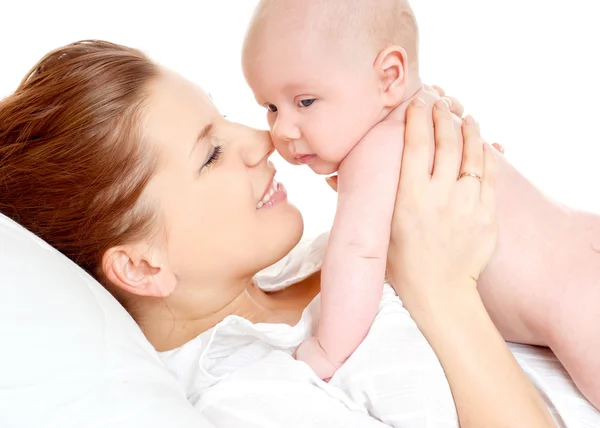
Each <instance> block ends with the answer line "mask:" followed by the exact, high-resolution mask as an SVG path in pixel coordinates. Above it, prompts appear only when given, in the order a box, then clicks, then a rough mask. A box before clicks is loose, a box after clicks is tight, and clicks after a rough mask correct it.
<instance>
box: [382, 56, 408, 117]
mask: <svg viewBox="0 0 600 428" xmlns="http://www.w3.org/2000/svg"><path fill="white" fill-rule="evenodd" d="M407 58H408V57H407V55H406V51H405V50H404V49H402V48H401V47H400V46H390V47H387V48H385V49H384V50H382V51H381V52H380V53H379V55H377V58H376V59H375V63H374V64H373V67H374V68H375V71H376V73H377V75H378V76H379V78H380V84H381V92H382V94H383V96H384V103H385V104H386V106H387V107H395V106H397V105H398V104H400V103H401V102H402V100H403V99H404V95H405V94H404V92H405V90H406V81H407V80H406V79H407V69H408V61H407Z"/></svg>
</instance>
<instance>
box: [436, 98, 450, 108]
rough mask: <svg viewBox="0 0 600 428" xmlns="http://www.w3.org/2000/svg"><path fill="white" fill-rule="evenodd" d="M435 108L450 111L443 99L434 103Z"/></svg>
mask: <svg viewBox="0 0 600 428" xmlns="http://www.w3.org/2000/svg"><path fill="white" fill-rule="evenodd" d="M435 108H437V109H440V110H446V111H449V110H450V108H449V107H448V103H446V101H444V99H443V98H442V99H439V100H437V101H436V102H435Z"/></svg>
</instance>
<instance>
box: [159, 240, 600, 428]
mask: <svg viewBox="0 0 600 428" xmlns="http://www.w3.org/2000/svg"><path fill="white" fill-rule="evenodd" d="M326 240H327V238H326V236H321V237H319V238H317V239H316V240H314V241H312V242H309V243H303V244H301V245H299V246H298V248H297V249H296V250H295V251H293V252H292V253H291V254H290V256H288V257H287V258H286V259H284V260H283V261H282V262H280V263H279V264H278V265H276V266H274V267H273V268H270V269H269V270H267V271H265V272H262V273H261V275H260V276H259V277H258V278H257V280H258V282H259V284H260V285H261V286H262V287H263V288H265V289H269V290H272V289H278V288H281V287H282V285H283V286H287V285H289V284H291V283H294V282H297V281H298V280H300V279H301V278H304V277H306V276H308V275H310V274H311V273H313V272H315V271H316V270H318V269H319V268H320V265H321V260H322V256H323V249H324V245H325V243H326ZM319 305H320V297H319V296H317V298H315V300H314V301H313V302H312V303H311V304H310V305H309V306H308V308H307V309H306V310H305V311H304V314H303V316H302V319H301V320H300V322H299V323H298V324H297V325H295V326H293V327H292V326H289V325H286V324H252V323H250V322H249V321H247V320H245V319H243V318H240V317H235V316H230V317H227V318H226V319H225V320H223V321H222V322H221V323H219V324H218V325H217V326H215V327H214V328H213V329H211V330H209V331H206V332H204V333H202V334H201V335H199V336H198V337H196V338H195V339H194V340H192V341H190V342H188V343H187V344H185V345H184V346H182V347H181V348H178V349H175V350H173V351H168V352H164V353H161V358H162V360H163V361H164V363H165V364H166V366H167V367H168V368H169V369H170V370H171V372H172V373H173V374H174V375H175V376H176V377H177V379H178V380H179V381H180V383H181V384H182V385H183V387H184V389H185V391H186V394H187V397H188V399H189V400H190V401H191V403H192V404H193V405H194V407H195V408H196V410H197V411H198V412H200V413H202V414H203V416H205V417H206V418H208V419H209V420H211V421H212V422H213V423H214V424H215V425H216V426H219V427H225V428H229V427H231V428H244V427H257V428H258V427H282V426H285V427H289V428H295V427H298V428H301V427H302V428H304V427H313V428H319V427H323V428H329V427H366V428H368V427H385V426H394V427H410V428H412V427H417V426H418V427H444V428H445V427H458V420H457V416H456V410H455V407H454V402H453V400H452V395H451V393H450V388H449V386H448V382H447V380H446V378H445V376H444V372H443V370H442V368H441V366H440V364H439V362H438V360H437V358H436V356H435V354H434V352H433V350H432V349H431V347H430V346H429V344H428V343H427V341H426V339H425V338H424V336H423V335H422V334H421V332H420V331H419V330H418V328H417V326H416V324H415V323H414V321H413V320H412V319H411V318H410V315H409V314H408V312H407V311H406V310H405V309H404V307H403V306H402V303H401V302H400V299H399V298H398V297H397V296H396V294H395V293H394V291H393V289H392V288H391V287H390V286H389V285H386V286H385V287H384V294H383V298H382V300H381V304H380V308H379V312H378V314H377V316H376V318H375V320H374V322H373V325H372V327H371V330H370V332H369V334H368V336H367V338H366V339H365V340H364V341H363V343H362V344H361V345H360V347H359V348H358V349H357V350H356V351H355V352H354V354H353V355H352V356H351V357H350V358H349V359H348V361H347V362H346V363H345V364H344V365H343V366H342V367H341V368H340V369H339V370H338V371H337V372H336V374H335V375H334V377H333V378H332V379H331V381H330V382H329V383H325V382H323V381H321V380H320V379H318V378H317V377H316V376H315V375H314V373H313V372H312V370H310V369H309V367H308V366H306V365H305V364H304V363H300V362H298V361H296V360H294V358H293V357H292V354H293V352H294V350H295V349H296V347H297V346H298V345H299V344H300V343H301V342H302V341H303V340H304V339H306V338H307V337H309V336H310V335H311V332H313V331H314V330H315V329H316V326H317V323H318V317H319ZM509 346H510V348H511V350H512V352H513V353H514V354H515V356H516V358H517V360H518V362H519V364H521V367H523V369H524V371H525V372H526V373H527V375H528V376H529V377H530V379H531V380H532V381H533V383H534V384H535V386H536V387H537V388H538V389H539V390H540V392H541V393H542V396H543V397H544V399H545V400H546V403H547V405H548V407H549V409H550V411H551V412H552V414H553V416H554V417H555V419H556V421H557V424H558V426H559V427H574V428H575V427H582V428H583V427H585V428H588V427H600V412H598V411H597V410H595V409H594V408H593V407H592V406H591V405H590V404H589V403H588V402H587V401H586V400H585V399H584V398H583V397H582V395H581V394H580V393H579V392H578V391H577V389H576V388H575V386H574V384H573V382H572V381H571V380H570V378H569V376H568V375H567V373H566V372H565V370H564V369H563V368H562V366H561V365H560V363H559V362H558V361H557V360H556V358H555V357H554V355H553V354H552V353H551V352H550V351H549V350H547V349H544V348H536V347H530V346H523V345H513V344H510V345H509Z"/></svg>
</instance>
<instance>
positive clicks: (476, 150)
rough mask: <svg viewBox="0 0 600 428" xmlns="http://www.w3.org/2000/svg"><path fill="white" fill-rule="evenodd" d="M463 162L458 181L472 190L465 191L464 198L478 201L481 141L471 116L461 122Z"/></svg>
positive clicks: (481, 160) (481, 158) (481, 172)
mask: <svg viewBox="0 0 600 428" xmlns="http://www.w3.org/2000/svg"><path fill="white" fill-rule="evenodd" d="M462 131H463V141H464V146H463V161H462V167H461V170H460V175H459V180H460V181H463V182H464V184H463V186H466V187H467V188H470V189H473V190H472V191H469V190H467V191H466V193H465V196H467V197H469V198H470V199H472V200H478V199H479V197H478V196H479V195H480V185H481V181H482V179H483V141H482V140H481V135H480V133H479V126H478V125H477V123H476V122H475V119H473V117H472V116H467V117H466V118H465V120H464V121H463V125H462Z"/></svg>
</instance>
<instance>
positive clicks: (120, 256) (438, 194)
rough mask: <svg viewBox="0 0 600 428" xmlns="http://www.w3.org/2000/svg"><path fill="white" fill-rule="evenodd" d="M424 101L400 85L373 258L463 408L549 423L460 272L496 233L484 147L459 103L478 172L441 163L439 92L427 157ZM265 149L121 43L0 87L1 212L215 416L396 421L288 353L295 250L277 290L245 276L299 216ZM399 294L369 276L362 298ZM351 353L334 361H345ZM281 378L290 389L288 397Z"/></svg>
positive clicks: (312, 275)
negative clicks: (391, 209) (398, 149)
mask: <svg viewBox="0 0 600 428" xmlns="http://www.w3.org/2000/svg"><path fill="white" fill-rule="evenodd" d="M428 114H430V112H428V111H426V110H425V109H424V108H423V107H422V106H420V105H419V104H418V103H417V104H415V105H414V106H412V107H411V108H410V110H409V113H408V125H407V131H406V148H405V155H404V159H403V172H402V177H401V184H400V186H401V189H400V192H399V197H398V201H397V206H396V216H395V218H394V222H393V227H392V230H393V235H392V239H391V243H390V251H389V252H390V259H389V276H390V278H391V279H392V282H393V284H394V285H395V288H396V290H397V291H398V292H399V293H400V294H401V296H402V298H403V301H404V304H405V306H406V307H407V308H409V309H410V311H411V315H412V317H413V318H414V320H415V321H416V323H417V324H418V325H419V328H420V330H421V331H422V333H423V335H425V337H427V340H428V341H429V343H430V344H431V346H432V348H433V350H434V351H435V355H436V356H437V358H439V360H440V363H441V366H442V367H443V370H444V372H445V374H446V376H447V378H448V382H449V384H450V387H451V390H452V395H453V397H454V402H455V403H456V410H457V411H458V418H459V419H460V422H461V425H462V426H463V427H469V426H474V427H481V426H486V427H487V426H489V427H493V426H508V425H511V426H516V425H518V426H528V427H537V426H540V427H542V426H552V419H551V418H550V416H549V414H548V412H547V410H546V408H545V406H544V404H543V402H542V401H541V398H540V396H539V395H538V394H537V392H536V391H535V389H534V388H533V387H532V385H531V384H530V383H529V381H528V380H527V378H526V377H525V375H524V373H523V372H522V371H521V370H520V368H519V367H518V365H517V364H516V362H515V360H514V358H513V357H512V355H511V354H510V352H509V351H508V348H507V347H506V345H505V344H504V342H503V341H502V339H501V337H500V336H499V334H498V332H497V331H496V329H495V328H494V327H493V324H492V323H491V321H490V319H489V317H488V316H487V313H486V312H485V309H484V308H483V305H482V303H481V300H480V298H479V296H478V294H477V291H476V283H475V279H476V278H477V277H478V276H479V274H480V273H481V271H482V270H483V267H484V266H485V264H486V263H487V261H488V260H489V258H490V255H491V252H492V250H493V247H494V244H495V240H496V234H497V232H496V228H495V216H494V214H493V213H494V206H493V200H494V195H493V192H494V191H493V182H494V174H495V173H494V171H495V161H494V156H493V154H492V152H491V151H490V150H489V147H487V150H483V149H482V142H481V138H480V137H479V132H478V129H477V126H476V125H475V124H474V122H473V121H466V122H465V124H464V126H463V134H464V137H465V141H466V142H465V149H464V153H463V156H464V162H463V170H462V171H463V172H468V173H471V174H477V175H480V176H483V180H482V182H481V183H480V182H479V181H478V180H476V179H474V178H472V177H465V178H463V179H461V180H459V181H457V180H456V177H457V175H458V173H459V172H461V171H460V166H459V165H458V163H457V162H456V159H457V158H458V154H459V153H458V150H459V149H458V143H457V137H456V134H455V131H454V128H453V124H452V121H451V118H450V112H449V111H448V108H447V105H446V104H445V103H444V102H440V103H438V105H437V108H436V109H435V110H434V120H435V125H436V140H437V151H436V161H435V173H434V175H433V176H429V174H428V173H427V159H428V156H429V154H428V152H427V145H426V144H423V143H424V142H425V141H427V138H426V135H427V133H428V132H429V129H428V125H427V118H428ZM272 152H273V146H272V144H271V140H270V139H269V136H268V134H267V133H266V132H261V131H256V130H252V129H249V128H246V127H243V126H241V125H237V124H233V123H230V122H228V121H226V120H225V119H224V118H223V117H222V116H221V115H220V114H219V112H218V111H217V110H216V109H215V107H214V106H213V105H212V103H211V102H210V99H209V98H208V97H207V96H206V94H205V93H203V92H202V91H201V90H200V89H199V88H197V87H196V86H194V85H193V84H191V83H189V82H187V81H185V80H184V79H182V78H181V77H179V76H178V75H176V74H174V73H172V72H169V71H167V70H165V69H162V68H160V67H158V66H157V65H155V64H154V63H152V62H151V61H149V60H148V59H147V58H146V57H145V56H144V55H143V54H141V53H139V52H138V51H135V50H133V49H129V48H125V47H122V46H118V45H114V44H110V43H106V42H82V43H75V44H73V45H69V46H66V47H64V48H62V49H59V50H57V51H55V52H52V53H50V54H49V55H47V56H46V57H45V58H44V59H42V61H41V62H40V63H39V64H38V65H36V66H35V67H34V69H33V70H32V72H31V73H30V74H29V75H28V76H27V77H26V78H25V79H24V80H23V82H22V83H21V85H20V86H19V88H18V89H17V91H16V92H15V93H14V94H13V95H11V96H9V97H8V98H6V99H5V100H3V101H2V103H1V104H0V187H1V188H2V189H3V191H2V193H1V194H0V212H2V213H3V214H5V215H7V216H9V217H11V218H13V219H15V220H17V221H18V222H20V223H21V224H22V225H23V226H25V227H27V228H28V229H29V230H31V231H32V232H34V233H36V234H37V235H39V236H40V237H42V238H43V239H45V240H46V241H47V242H48V243H50V244H51V245H53V246H54V247H56V248H57V249H59V250H60V251H62V252H63V253H64V254H66V255H67V256H68V257H70V258H71V259H72V260H74V261H75V262H76V263H78V264H79V265H80V266H81V267H83V268H84V269H86V270H87V271H88V272H90V273H91V274H93V275H94V276H95V277H96V278H97V279H99V281H100V282H102V283H103V284H104V285H105V286H106V287H107V288H108V289H109V290H110V291H111V292H112V293H113V294H114V295H115V296H116V297H117V298H118V299H119V300H120V301H121V302H122V304H123V305H124V306H125V308H126V309H127V310H128V311H129V312H130V313H131V315H132V317H133V318H134V319H135V320H136V321H137V323H138V324H139V325H140V327H141V328H142V329H143V331H144V333H145V335H146V337H147V338H148V339H149V341H150V342H151V343H152V344H153V345H154V347H155V348H156V349H157V350H158V351H160V352H163V354H162V355H163V359H164V361H165V363H166V364H167V365H168V366H169V368H170V369H171V370H172V371H173V372H174V373H175V374H176V375H179V377H180V379H181V381H182V383H183V385H184V387H185V388H186V389H187V391H188V396H189V398H190V400H191V401H192V402H194V403H195V404H196V406H197V408H198V409H199V410H203V411H204V412H205V414H207V416H208V417H210V418H211V419H213V421H214V422H215V424H216V425H217V426H236V427H240V426H257V425H256V424H257V422H256V421H257V419H255V417H261V418H262V417H264V415H265V414H268V416H269V417H270V419H269V422H268V423H265V424H271V425H278V426H281V425H285V426H335V425H338V426H361V427H364V426H374V427H375V426H383V425H382V423H381V422H379V421H378V420H377V419H379V420H386V418H388V419H389V420H387V422H388V423H389V424H397V425H398V426H401V425H402V424H403V423H404V422H406V423H408V422H407V420H404V422H403V421H402V420H397V419H394V418H395V416H390V415H386V414H385V412H384V411H382V410H381V408H377V407H375V408H372V409H368V410H367V411H370V412H371V415H370V416H369V415H367V414H365V413H363V412H360V411H357V410H361V409H360V408H359V406H358V401H357V400H353V397H351V395H352V393H353V392H352V391H353V390H352V389H351V388H350V389H348V388H346V389H344V385H343V384H342V383H341V381H339V380H336V377H337V376H338V375H337V374H336V376H334V378H333V379H332V381H331V383H330V384H324V383H322V382H320V381H319V380H318V379H316V378H315V377H314V374H312V372H311V371H310V370H308V368H306V367H304V366H302V364H301V363H299V362H296V361H295V360H293V358H292V356H291V354H292V353H293V349H294V346H297V345H298V344H299V343H300V342H301V341H302V340H303V338H305V337H306V336H307V335H308V334H309V333H310V331H309V330H310V328H312V327H314V324H313V321H314V322H316V320H314V319H313V318H312V316H311V314H312V313H315V312H318V311H316V310H315V307H316V305H318V297H317V298H315V297H316V296H317V295H318V292H319V276H318V274H316V272H315V271H314V268H312V269H305V267H306V266H304V267H303V269H304V270H303V269H299V270H296V271H295V272H294V275H296V278H292V279H291V281H294V280H296V281H297V282H295V283H294V284H293V285H291V286H288V287H285V288H282V289H280V290H279V291H274V292H264V291H262V290H261V289H260V288H259V287H258V286H257V285H256V283H255V282H254V281H253V277H254V276H255V275H256V274H257V273H258V272H259V271H260V270H262V269H264V268H266V267H267V266H270V265H272V264H273V263H275V262H277V261H278V260H280V259H282V258H283V257H284V256H286V254H287V253H288V252H289V251H290V250H291V249H292V248H293V247H294V246H295V245H296V244H297V243H298V241H299V239H300V236H301V234H302V217H301V216H300V213H299V212H298V211H297V210H296V208H294V207H293V206H292V205H290V204H289V203H288V202H287V199H286V193H285V189H284V188H283V186H282V185H281V184H279V183H277V182H276V181H275V180H274V176H275V170H274V168H273V166H272V165H271V164H270V163H269V162H268V157H269V155H270V154H271V153H272ZM449 245H451V246H452V248H453V251H447V248H448V246H449ZM303 254H304V256H306V257H307V258H310V256H309V253H308V252H305V253H303ZM302 276H304V277H302ZM286 281H287V282H290V278H289V275H288V278H287V279H286ZM276 282H277V281H276ZM279 282H281V281H279ZM276 285H278V286H281V284H280V283H279V284H276ZM285 285H289V284H285ZM386 299H387V300H386ZM311 302H312V303H311ZM307 308H308V309H307ZM399 308H400V309H399ZM398 310H401V311H404V309H402V308H401V305H400V302H399V300H397V298H396V297H395V296H394V295H393V293H391V292H390V290H389V289H388V291H387V294H386V297H384V301H383V302H382V307H381V311H380V315H378V317H380V318H381V319H384V318H386V317H389V315H390V314H391V315H392V316H391V318H394V319H395V318H397V317H396V315H394V314H395V313H399V312H397V311H398ZM394 311H396V312H394ZM404 312H405V311H404ZM398 316H400V315H398ZM406 316H407V314H406ZM236 324H237V327H235V325H236ZM380 325H384V322H383V321H381V322H380V321H378V320H376V321H375V323H374V325H373V331H374V333H373V335H371V334H370V336H371V337H377V334H379V333H378V331H377V330H378V328H379V327H377V326H380ZM414 332H416V329H414V331H413V333H414ZM387 333H390V331H387ZM391 333H393V332H391ZM414 334H415V343H416V344H418V343H419V341H420V340H421V338H422V336H420V333H418V335H417V333H414ZM368 340H370V339H369V338H367V340H366V342H367V341H368ZM423 340H424V339H423ZM366 342H365V346H364V347H363V348H365V349H367V348H369V346H372V345H369V344H368V343H366ZM385 345H386V341H385V340H383V341H379V343H377V344H375V348H379V349H381V348H385ZM361 347H362V345H361ZM390 349H393V348H390ZM419 349H423V348H422V347H421V348H419ZM428 349H429V348H428ZM359 351H360V348H359V350H357V352H356V354H359ZM372 355H377V356H378V357H385V358H387V363H389V362H390V361H392V362H393V360H394V357H395V355H394V354H390V353H386V352H385V350H384V351H383V352H379V353H377V354H372ZM431 355H433V353H431V352H430V353H427V352H424V353H423V358H425V359H429V358H431ZM352 358H354V355H353V356H352V357H351V359H350V360H349V361H348V363H347V365H348V366H349V367H352V365H353V364H357V363H356V361H358V362H360V361H361V360H360V355H358V356H357V357H356V358H355V360H354V362H353V360H352ZM363 361H364V360H363ZM382 364H384V363H382ZM367 366H370V367H372V366H374V364H370V365H363V367H367ZM390 367H391V366H390ZM489 367H493V370H488V368H489ZM390 370H392V368H390ZM340 372H341V374H340V376H343V375H344V372H343V370H340ZM440 374H442V373H441V372H440ZM186 375H187V377H186ZM252 376H254V377H255V378H254V379H253V378H252ZM441 378H442V379H443V376H441ZM236 379H237V380H238V382H237V383H236V382H235V381H236ZM282 379H283V380H284V381H285V382H283V383H281V380H282ZM438 379H439V376H438ZM232 382H233V383H232ZM336 382H337V383H336ZM444 382H445V381H444ZM269 385H271V386H274V388H267V386H269ZM387 387H388V388H389V387H392V388H393V387H394V385H388V386H387ZM397 387H400V385H397ZM279 388H280V389H279ZM299 391H300V393H301V395H300V396H301V397H302V399H304V400H307V401H306V402H290V400H292V399H294V398H293V397H294V394H296V393H298V392H299ZM263 392H264V394H275V395H274V396H273V397H278V398H283V400H282V401H280V402H274V401H271V402H269V399H268V397H269V396H267V395H262V396H261V393H263ZM354 392H355V391H354ZM233 393H235V394H238V398H239V400H236V399H235V397H234V399H233V401H232V405H233V406H239V408H237V409H236V408H235V407H234V408H228V407H227V405H226V403H227V401H226V400H225V401H221V402H222V403H225V405H219V403H220V401H219V400H220V398H219V394H221V398H224V397H226V398H227V399H230V398H231V396H232V394H233ZM295 397H298V395H296V396H295ZM387 398H389V396H388V397H387ZM392 398H394V397H392ZM396 398H397V399H398V406H399V408H400V406H401V402H402V401H403V400H402V399H401V398H400V397H396ZM451 401H452V400H451V398H450V402H451ZM285 403H287V404H288V406H289V408H286V410H285V411H284V410H283V409H282V408H281V407H278V406H280V405H284V404H285ZM290 405H291V406H290ZM353 407H354V409H353ZM421 407H422V406H421ZM242 409H243V410H244V411H246V413H240V411H241V410H242ZM318 409H323V410H324V411H323V412H320V413H319V412H317V410H318ZM452 409H453V408H452ZM294 410H295V412H294ZM362 410H364V409H362ZM429 410H430V411H431V412H435V409H429ZM429 410H428V409H427V408H424V409H423V412H425V414H426V413H427V412H428V411H429ZM252 411H253V412H254V414H253V413H252ZM257 415H258V416H257ZM372 416H373V417H372ZM376 418H377V419H376ZM423 420H427V418H426V417H425V419H423ZM262 421H264V419H262ZM261 425H263V423H261ZM263 426H264V425H263ZM413 426H414V425H413Z"/></svg>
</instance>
